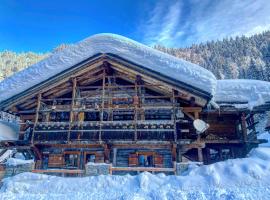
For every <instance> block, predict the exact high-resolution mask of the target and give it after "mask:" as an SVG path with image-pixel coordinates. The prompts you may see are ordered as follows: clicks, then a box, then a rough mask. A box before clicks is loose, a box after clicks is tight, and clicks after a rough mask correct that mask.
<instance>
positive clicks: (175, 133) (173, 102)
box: [172, 90, 177, 142]
mask: <svg viewBox="0 0 270 200" xmlns="http://www.w3.org/2000/svg"><path fill="white" fill-rule="evenodd" d="M174 92H175V91H174V90H172V104H173V105H172V106H173V124H174V141H175V142H176V141H177V130H176V119H175V118H176V110H175V103H176V102H175V94H174Z"/></svg>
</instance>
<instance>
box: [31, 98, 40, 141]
mask: <svg viewBox="0 0 270 200" xmlns="http://www.w3.org/2000/svg"><path fill="white" fill-rule="evenodd" d="M40 101H41V93H39V94H38V98H37V109H36V115H35V122H34V127H33V132H32V138H31V143H32V145H33V143H34V135H35V129H36V126H37V123H38V118H39V110H40Z"/></svg>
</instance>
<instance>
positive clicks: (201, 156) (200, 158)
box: [198, 148, 203, 162]
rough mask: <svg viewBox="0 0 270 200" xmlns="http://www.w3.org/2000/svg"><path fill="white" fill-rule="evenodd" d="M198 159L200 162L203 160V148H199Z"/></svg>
mask: <svg viewBox="0 0 270 200" xmlns="http://www.w3.org/2000/svg"><path fill="white" fill-rule="evenodd" d="M198 160H199V162H203V153H202V148H198Z"/></svg>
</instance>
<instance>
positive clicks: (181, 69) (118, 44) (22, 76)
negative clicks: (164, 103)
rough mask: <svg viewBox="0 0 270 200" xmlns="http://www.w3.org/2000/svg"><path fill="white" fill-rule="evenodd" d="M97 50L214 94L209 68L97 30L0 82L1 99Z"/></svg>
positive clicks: (75, 62) (94, 53)
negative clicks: (95, 33)
mask: <svg viewBox="0 0 270 200" xmlns="http://www.w3.org/2000/svg"><path fill="white" fill-rule="evenodd" d="M98 53H111V54H115V55H117V56H120V57H122V58H124V59H126V60H129V61H131V62H133V63H136V64H138V65H142V66H144V67H146V68H149V69H151V70H154V71H156V72H158V73H161V74H164V75H166V76H168V77H171V78H172V79H176V80H178V81H181V82H184V83H186V84H188V85H191V86H193V87H195V88H198V89H201V90H203V91H205V92H207V93H209V94H214V92H215V87H216V78H215V76H214V75H213V74H212V73H211V72H210V71H208V70H206V69H204V68H202V67H200V66H198V65H195V64H192V63H190V62H187V61H184V60H182V59H179V58H176V57H174V56H171V55H168V54H165V53H162V52H160V51H157V50H155V49H153V48H150V47H147V46H145V45H143V44H140V43H138V42H135V41H133V40H131V39H128V38H125V37H123V36H119V35H115V34H97V35H94V36H92V37H89V38H87V39H85V40H82V41H81V42H78V43H77V44H74V45H71V46H69V47H67V48H65V49H64V50H62V51H60V52H56V53H54V54H52V55H51V56H50V57H49V58H46V59H44V60H42V61H40V62H39V63H37V64H34V65H32V66H30V67H28V68H26V69H24V70H22V71H20V72H17V73H15V74H14V75H12V76H11V77H9V78H6V79H4V80H3V81H2V82H0V94H1V95H0V102H1V101H4V100H7V99H8V98H11V97H13V96H14V95H16V94H19V93H21V92H23V91H25V90H27V89H29V88H31V87H33V86H35V85H36V84H38V83H41V82H42V81H45V80H47V79H49V78H50V77H52V76H54V75H56V74H58V73H60V72H62V71H64V70H66V69H69V68H71V67H72V66H74V65H75V64H77V63H79V62H81V61H84V60H85V59H87V58H90V57H92V56H94V55H96V54H98Z"/></svg>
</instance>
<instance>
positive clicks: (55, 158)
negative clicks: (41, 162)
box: [48, 154, 64, 167]
mask: <svg viewBox="0 0 270 200" xmlns="http://www.w3.org/2000/svg"><path fill="white" fill-rule="evenodd" d="M63 164H64V158H63V155H62V154H50V155H49V161H48V167H62V166H63Z"/></svg>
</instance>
